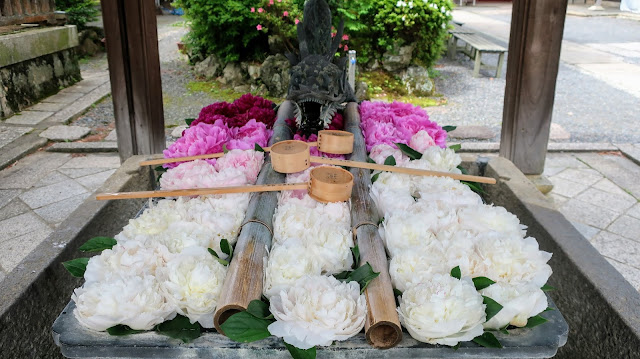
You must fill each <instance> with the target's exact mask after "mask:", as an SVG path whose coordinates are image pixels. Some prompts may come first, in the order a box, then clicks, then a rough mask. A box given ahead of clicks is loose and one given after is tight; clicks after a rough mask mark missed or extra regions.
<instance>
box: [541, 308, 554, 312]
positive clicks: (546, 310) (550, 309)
mask: <svg viewBox="0 0 640 359" xmlns="http://www.w3.org/2000/svg"><path fill="white" fill-rule="evenodd" d="M552 310H555V309H553V308H551V307H547V309H545V310H543V311H542V312H543V313H544V312H550V311H552Z"/></svg>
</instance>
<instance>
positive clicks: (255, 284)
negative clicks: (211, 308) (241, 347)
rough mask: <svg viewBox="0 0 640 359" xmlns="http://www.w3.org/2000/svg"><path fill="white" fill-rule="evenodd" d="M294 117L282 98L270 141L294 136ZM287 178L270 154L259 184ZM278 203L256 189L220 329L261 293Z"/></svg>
mask: <svg viewBox="0 0 640 359" xmlns="http://www.w3.org/2000/svg"><path fill="white" fill-rule="evenodd" d="M292 117H293V105H292V104H291V102H289V101H285V102H283V103H282V105H280V108H279V110H278V117H277V120H276V124H275V125H274V127H273V129H274V132H273V136H272V138H271V141H270V143H269V144H270V145H273V144H274V143H277V142H279V141H283V140H289V139H291V136H292V135H291V131H290V130H289V127H288V126H287V125H286V123H285V120H286V119H287V118H292ZM284 179H285V176H284V175H283V174H280V173H277V172H275V171H274V170H273V168H272V167H271V158H270V156H267V158H266V159H265V164H264V165H263V166H262V171H260V175H259V176H258V184H273V183H283V182H284ZM277 204H278V199H277V197H276V194H275V193H273V192H261V193H256V194H255V195H253V197H252V198H251V201H250V202H249V207H248V209H247V214H246V215H245V219H244V223H245V225H244V226H243V227H242V229H241V231H240V235H239V236H238V241H237V242H236V247H235V251H234V252H235V254H234V256H233V259H232V261H231V263H230V264H229V268H228V270H227V277H226V278H225V281H224V284H223V287H222V292H221V294H220V298H219V299H218V307H217V308H216V311H215V313H214V317H213V321H214V325H215V327H216V329H217V330H218V332H220V333H222V329H221V328H220V325H221V324H222V323H224V322H225V321H226V320H227V319H228V318H229V317H230V316H232V315H233V314H235V313H238V312H240V311H244V310H246V309H247V306H249V303H250V302H251V301H252V300H254V299H260V298H261V297H262V286H263V276H264V262H265V261H264V258H265V257H266V256H267V255H268V254H269V249H270V248H271V239H272V237H273V233H272V232H271V231H272V229H271V228H273V213H274V211H275V209H276V205H277Z"/></svg>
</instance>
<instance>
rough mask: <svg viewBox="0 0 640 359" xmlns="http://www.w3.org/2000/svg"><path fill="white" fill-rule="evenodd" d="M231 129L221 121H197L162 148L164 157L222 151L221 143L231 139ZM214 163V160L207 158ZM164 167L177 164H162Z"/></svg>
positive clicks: (171, 166) (176, 164)
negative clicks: (174, 140)
mask: <svg viewBox="0 0 640 359" xmlns="http://www.w3.org/2000/svg"><path fill="white" fill-rule="evenodd" d="M231 135H232V133H231V130H230V129H229V128H228V127H227V126H226V125H225V124H224V123H223V122H222V121H221V120H218V121H216V122H215V123H214V124H212V125H211V124H207V123H199V124H198V125H196V126H192V127H189V128H188V129H186V130H185V131H184V135H183V136H182V137H181V138H179V139H178V140H177V141H176V142H174V143H173V144H172V145H171V146H169V148H167V149H166V150H164V152H163V153H164V157H165V158H176V157H186V156H197V155H205V154H210V153H218V152H222V150H223V145H224V144H225V143H227V141H229V140H230V139H231ZM207 161H209V163H211V164H215V160H207ZM164 166H165V167H166V168H173V167H176V166H178V163H169V164H166V165H164Z"/></svg>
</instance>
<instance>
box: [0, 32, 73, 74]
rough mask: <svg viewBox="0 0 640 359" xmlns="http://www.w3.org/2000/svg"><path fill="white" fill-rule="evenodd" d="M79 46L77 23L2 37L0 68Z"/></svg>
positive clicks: (0, 40)
mask: <svg viewBox="0 0 640 359" xmlns="http://www.w3.org/2000/svg"><path fill="white" fill-rule="evenodd" d="M76 46H78V31H77V29H76V27H75V25H68V26H56V27H45V28H38V29H33V30H29V31H24V32H18V33H16V34H10V35H4V36H2V37H1V38H0V68H1V67H6V66H9V65H13V64H17V63H20V62H24V61H27V60H31V59H35V58H38V57H41V56H44V55H49V54H53V53H57V52H60V51H63V50H67V49H70V48H73V47H76Z"/></svg>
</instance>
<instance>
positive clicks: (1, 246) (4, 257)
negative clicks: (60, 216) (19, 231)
mask: <svg viewBox="0 0 640 359" xmlns="http://www.w3.org/2000/svg"><path fill="white" fill-rule="evenodd" d="M14 218H15V217H14ZM25 225H29V226H31V227H32V225H31V224H27V223H25ZM52 232H53V230H52V229H51V228H49V227H42V228H39V229H36V230H34V231H31V232H29V233H27V234H24V235H21V236H19V237H15V238H12V239H9V240H7V241H3V242H0V264H1V265H2V267H3V268H4V269H5V270H6V271H7V272H11V271H12V270H14V269H15V268H16V267H17V266H18V265H19V264H20V262H21V261H22V259H23V258H24V257H26V256H27V255H28V254H29V253H30V252H31V251H33V250H34V249H35V248H36V247H37V246H38V245H39V244H40V243H42V241H44V240H45V239H46V238H47V237H48V236H49V235H50V234H51V233H52Z"/></svg>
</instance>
